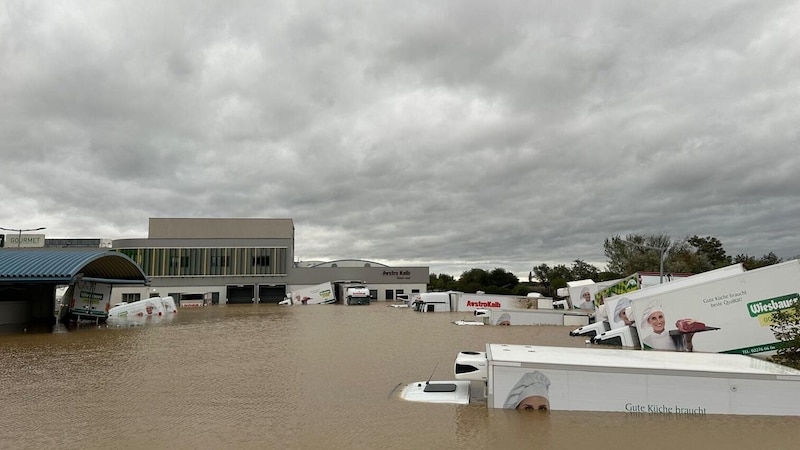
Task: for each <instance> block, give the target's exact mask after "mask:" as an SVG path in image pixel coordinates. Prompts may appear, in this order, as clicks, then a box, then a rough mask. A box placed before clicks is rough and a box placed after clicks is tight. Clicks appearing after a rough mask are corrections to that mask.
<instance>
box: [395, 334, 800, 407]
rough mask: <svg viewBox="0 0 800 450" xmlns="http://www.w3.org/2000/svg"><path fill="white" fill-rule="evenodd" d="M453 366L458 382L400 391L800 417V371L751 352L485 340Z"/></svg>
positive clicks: (493, 402)
mask: <svg viewBox="0 0 800 450" xmlns="http://www.w3.org/2000/svg"><path fill="white" fill-rule="evenodd" d="M453 372H454V375H455V378H456V379H455V380H453V381H430V380H429V381H427V382H426V381H417V382H414V383H409V384H407V385H405V386H404V388H403V389H401V390H400V395H399V396H400V398H403V399H406V400H410V401H417V402H426V401H428V400H427V399H428V398H430V399H431V401H434V400H435V401H437V402H440V403H441V402H449V403H465V400H466V402H484V401H485V403H486V406H487V407H489V408H503V409H539V410H554V411H560V410H565V411H608V412H621V413H627V414H632V415H649V414H656V415H664V416H670V415H675V416H704V415H707V414H740V415H774V416H798V415H800V370H797V369H793V368H790V367H786V366H782V365H779V364H775V363H771V362H768V361H765V360H763V359H759V358H754V357H751V356H746V355H735V354H721V353H714V354H699V353H684V352H643V351H639V350H621V349H610V348H597V347H595V348H572V347H545V346H532V345H507V344H486V348H485V352H474V351H467V352H461V353H459V354H458V355H457V356H456V360H455V364H454V367H453ZM466 383H470V386H482V387H483V392H482V395H472V392H474V391H475V389H467V388H465V386H466ZM609 386H620V387H624V388H623V389H609ZM445 394H447V395H445ZM434 397H435V398H434Z"/></svg>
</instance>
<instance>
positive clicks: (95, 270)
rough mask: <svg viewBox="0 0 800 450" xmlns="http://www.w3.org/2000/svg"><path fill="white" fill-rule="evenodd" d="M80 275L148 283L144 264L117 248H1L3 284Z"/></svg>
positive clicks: (64, 279) (60, 281)
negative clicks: (143, 268)
mask: <svg viewBox="0 0 800 450" xmlns="http://www.w3.org/2000/svg"><path fill="white" fill-rule="evenodd" d="M78 279H83V280H86V281H97V282H104V283H109V284H147V276H146V275H145V274H144V272H143V271H142V269H141V267H139V265H138V264H136V262H135V261H133V260H132V259H131V258H129V257H128V256H126V255H124V254H122V253H119V252H116V251H113V250H107V249H91V250H54V249H45V250H33V249H24V250H15V249H2V250H0V284H8V283H52V284H69V283H70V282H73V281H75V280H78Z"/></svg>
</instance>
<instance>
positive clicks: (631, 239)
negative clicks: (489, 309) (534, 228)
mask: <svg viewBox="0 0 800 450" xmlns="http://www.w3.org/2000/svg"><path fill="white" fill-rule="evenodd" d="M603 250H604V253H605V257H606V261H607V265H606V268H605V270H600V269H599V268H598V267H596V266H594V265H592V264H589V263H587V262H585V261H583V260H580V259H576V260H574V261H573V262H572V264H571V265H569V266H568V265H566V264H558V265H555V266H553V267H550V266H549V265H547V264H540V265H538V266H534V267H533V269H532V270H531V271H530V273H529V275H528V280H526V281H527V282H525V281H522V282H521V281H520V280H519V278H517V276H516V275H514V274H512V273H510V272H508V271H506V270H505V269H502V268H495V269H494V270H491V271H487V270H484V269H470V270H467V271H464V272H463V273H462V274H461V276H460V277H459V278H458V279H456V278H455V277H453V276H450V275H446V274H435V273H432V274H430V280H429V283H428V290H429V291H446V290H456V291H462V292H477V291H483V292H486V293H487V294H513V295H526V294H527V293H529V292H540V293H542V294H543V295H547V296H553V295H554V294H555V292H556V290H557V289H558V288H562V287H566V286H567V282H569V281H577V280H586V279H591V280H594V281H595V282H601V281H607V280H614V279H618V278H623V277H626V276H628V275H631V274H633V273H636V272H659V271H660V270H661V267H662V264H663V269H664V273H689V274H698V273H702V272H707V271H709V270H714V269H718V268H720V267H725V266H729V265H731V264H738V263H741V264H742V265H743V266H744V268H745V269H747V270H752V269H756V268H759V267H764V266H769V265H772V264H777V263H780V262H783V260H782V259H781V258H779V257H777V256H776V255H775V254H774V253H773V252H769V253H767V254H765V255H762V256H761V257H755V256H751V255H748V254H738V255H736V256H730V255H728V254H727V252H726V251H725V248H724V247H723V245H722V242H721V241H720V240H719V239H717V238H716V237H713V236H705V237H700V236H697V235H694V236H691V237H685V238H683V239H680V240H673V239H672V238H670V236H669V235H666V234H628V235H625V236H620V235H615V236H612V237H610V238H607V239H606V240H605V242H604V243H603ZM662 258H663V263H662ZM795 258H800V256H798V257H795ZM793 259H794V258H793Z"/></svg>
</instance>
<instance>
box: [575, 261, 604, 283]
mask: <svg viewBox="0 0 800 450" xmlns="http://www.w3.org/2000/svg"><path fill="white" fill-rule="evenodd" d="M570 272H571V273H570V276H571V279H570V280H568V281H577V280H595V281H597V278H598V275H599V274H600V271H599V270H598V269H597V267H595V266H593V265H591V264H589V263H587V262H585V261H583V260H580V259H576V260H575V261H573V262H572V269H571V270H570Z"/></svg>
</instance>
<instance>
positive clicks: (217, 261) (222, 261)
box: [211, 256, 231, 267]
mask: <svg viewBox="0 0 800 450" xmlns="http://www.w3.org/2000/svg"><path fill="white" fill-rule="evenodd" d="M230 266H231V259H230V257H228V256H212V257H211V267H230Z"/></svg>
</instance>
